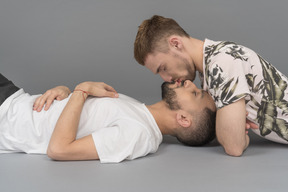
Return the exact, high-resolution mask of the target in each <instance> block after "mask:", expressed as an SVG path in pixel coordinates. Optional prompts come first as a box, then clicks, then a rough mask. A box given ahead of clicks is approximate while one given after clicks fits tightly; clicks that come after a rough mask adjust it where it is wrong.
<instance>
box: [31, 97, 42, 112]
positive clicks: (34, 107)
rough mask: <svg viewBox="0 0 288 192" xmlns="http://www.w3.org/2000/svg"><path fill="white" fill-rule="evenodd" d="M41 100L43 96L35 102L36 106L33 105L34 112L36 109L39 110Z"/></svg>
mask: <svg viewBox="0 0 288 192" xmlns="http://www.w3.org/2000/svg"><path fill="white" fill-rule="evenodd" d="M40 99H41V96H39V97H38V98H37V99H36V100H35V102H34V104H33V110H36V109H37V108H38V106H39V102H40Z"/></svg>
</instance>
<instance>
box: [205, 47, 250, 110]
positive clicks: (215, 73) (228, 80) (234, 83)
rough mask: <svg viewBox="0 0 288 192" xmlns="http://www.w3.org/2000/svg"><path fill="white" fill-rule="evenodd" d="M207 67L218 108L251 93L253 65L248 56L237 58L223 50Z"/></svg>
mask: <svg viewBox="0 0 288 192" xmlns="http://www.w3.org/2000/svg"><path fill="white" fill-rule="evenodd" d="M206 67H208V68H207V71H206V75H207V76H208V78H207V81H208V83H207V84H208V90H209V93H210V94H211V96H212V97H213V99H214V101H215V104H216V107H217V109H220V108H222V107H224V106H226V105H229V104H231V103H234V102H236V101H238V100H240V99H241V98H243V97H245V96H246V95H247V94H250V90H249V84H248V79H249V74H250V70H251V66H250V62H249V61H248V57H240V58H237V57H235V56H233V55H232V54H229V52H228V51H223V52H221V53H219V54H218V55H217V56H215V58H214V59H213V61H212V62H211V63H210V64H209V65H208V66H206Z"/></svg>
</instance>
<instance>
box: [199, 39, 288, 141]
mask: <svg viewBox="0 0 288 192" xmlns="http://www.w3.org/2000/svg"><path fill="white" fill-rule="evenodd" d="M203 51H204V59H203V69H204V71H203V79H202V84H203V89H205V90H207V91H208V92H209V93H210V95H211V96H212V98H213V99H214V101H215V104H216V107H217V109H220V108H222V107H224V106H226V105H229V104H231V103H233V102H236V101H238V100H239V99H241V98H245V101H246V110H247V111H248V112H249V115H248V117H247V118H248V119H249V120H251V121H253V122H254V123H256V124H257V125H259V130H258V129H256V130H255V129H252V130H253V131H254V132H256V133H257V134H258V135H261V136H263V137H265V138H266V139H269V140H272V141H275V142H279V143H285V144H288V86H287V84H288V79H287V77H286V76H285V75H283V74H282V73H281V72H280V71H278V70H277V69H276V68H275V67H273V66H272V65H271V64H270V63H268V62H267V61H265V60H264V59H263V58H262V57H261V56H260V55H258V54H256V53H255V52H254V51H253V50H251V49H249V48H247V47H244V46H242V45H238V44H236V43H233V42H228V41H217V42H216V41H211V40H208V39H206V40H205V43H204V49H203Z"/></svg>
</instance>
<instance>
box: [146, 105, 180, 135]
mask: <svg viewBox="0 0 288 192" xmlns="http://www.w3.org/2000/svg"><path fill="white" fill-rule="evenodd" d="M146 107H147V108H148V110H149V111H150V113H151V114H152V115H153V117H154V119H155V121H156V123H157V125H158V127H159V129H160V131H161V133H162V135H172V136H174V135H175V134H174V132H173V129H172V128H171V127H173V125H174V124H175V118H173V114H175V113H173V111H171V110H170V109H169V108H168V107H167V104H166V103H165V102H164V101H159V102H158V103H155V104H153V105H147V106H146ZM163 114H165V115H163ZM171 125H172V126H171ZM175 126H176V124H175Z"/></svg>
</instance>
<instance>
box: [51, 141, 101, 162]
mask: <svg viewBox="0 0 288 192" xmlns="http://www.w3.org/2000/svg"><path fill="white" fill-rule="evenodd" d="M47 155H48V156H49V157H50V158H52V159H54V160H96V159H99V156H98V153H97V149H96V147H95V144H94V141H93V138H92V135H88V136H85V137H82V138H80V139H77V140H75V141H73V142H71V143H70V144H68V145H67V146H57V147H53V146H49V147H48V150H47Z"/></svg>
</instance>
